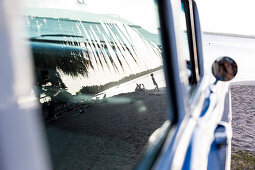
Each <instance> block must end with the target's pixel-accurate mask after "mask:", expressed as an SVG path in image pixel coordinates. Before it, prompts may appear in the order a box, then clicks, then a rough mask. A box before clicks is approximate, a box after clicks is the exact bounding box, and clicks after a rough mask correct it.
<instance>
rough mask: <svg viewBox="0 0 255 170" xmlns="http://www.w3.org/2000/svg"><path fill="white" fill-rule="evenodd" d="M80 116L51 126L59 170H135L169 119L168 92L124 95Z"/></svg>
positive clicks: (66, 117)
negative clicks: (156, 132) (150, 140)
mask: <svg viewBox="0 0 255 170" xmlns="http://www.w3.org/2000/svg"><path fill="white" fill-rule="evenodd" d="M115 99H117V100H115ZM162 108H164V109H162ZM76 112H78V110H77V111H69V112H65V113H64V118H62V119H59V120H57V121H55V122H52V123H51V124H49V125H47V128H46V129H47V135H48V139H49V145H50V148H51V156H52V160H53V165H54V169H55V170H71V169H72V170H82V169H132V168H133V167H134V166H135V164H136V163H137V161H138V160H139V158H140V156H141V154H142V152H143V149H144V146H145V145H146V144H147V142H148V139H149V137H150V135H151V134H152V133H153V131H155V130H156V129H157V128H159V127H160V126H161V125H162V124H163V123H164V121H165V120H166V119H167V114H166V100H165V92H164V89H161V90H160V92H154V91H146V92H133V93H127V94H120V95H118V96H115V97H112V98H108V99H107V102H104V103H101V104H94V105H92V106H90V107H89V108H88V109H87V110H86V112H84V113H82V114H80V115H78V116H72V115H75V114H76Z"/></svg>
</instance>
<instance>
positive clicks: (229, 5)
mask: <svg viewBox="0 0 255 170" xmlns="http://www.w3.org/2000/svg"><path fill="white" fill-rule="evenodd" d="M196 3H197V6H198V10H199V14H200V20H201V26H202V30H203V31H208V32H224V33H235V34H242V35H255V21H254V19H253V17H255V1H254V0H196Z"/></svg>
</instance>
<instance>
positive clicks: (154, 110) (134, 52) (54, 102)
mask: <svg viewBox="0 0 255 170" xmlns="http://www.w3.org/2000/svg"><path fill="white" fill-rule="evenodd" d="M24 18H25V23H26V26H27V29H28V35H27V37H26V39H27V41H29V43H30V46H31V51H32V54H33V59H34V72H35V77H36V87H35V92H36V94H37V98H38V100H39V102H40V103H41V109H42V119H43V121H44V123H45V129H46V133H47V139H48V143H49V148H50V154H51V159H52V164H53V167H54V169H59V170H63V169H72V170H74V169H78V170H80V169H132V168H133V167H134V166H135V164H136V163H137V161H138V160H139V158H140V156H141V155H142V153H143V152H142V151H143V149H144V146H145V145H146V144H147V143H148V141H149V138H150V136H151V134H152V133H153V132H154V131H155V130H156V129H158V128H159V127H160V126H161V125H162V124H163V123H164V122H165V121H166V120H167V119H168V117H172V116H170V115H167V102H166V91H165V86H166V84H165V80H164V73H163V69H162V54H161V52H162V51H161V39H160V36H159V32H158V30H159V24H158V16H157V12H156V4H155V2H154V1H153V0H141V1H135V0H129V1H124V0H77V1H75V0H65V1H62V0H44V1H43V0H31V1H28V3H27V5H26V7H25V8H24Z"/></svg>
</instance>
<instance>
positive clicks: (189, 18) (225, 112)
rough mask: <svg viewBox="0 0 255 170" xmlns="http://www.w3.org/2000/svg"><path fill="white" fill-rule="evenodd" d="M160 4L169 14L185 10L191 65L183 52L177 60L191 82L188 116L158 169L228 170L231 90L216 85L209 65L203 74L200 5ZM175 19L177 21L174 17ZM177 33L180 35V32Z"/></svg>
mask: <svg viewBox="0 0 255 170" xmlns="http://www.w3.org/2000/svg"><path fill="white" fill-rule="evenodd" d="M160 2H162V3H161V5H159V7H160V8H163V9H164V8H167V7H168V10H166V11H172V12H173V13H174V11H175V12H176V11H177V9H179V13H181V12H180V11H181V9H182V13H183V12H184V14H182V15H183V16H182V17H185V21H186V29H185V30H184V34H185V35H186V37H187V38H186V39H187V41H186V42H188V46H189V54H190V55H189V56H190V57H189V58H190V62H187V57H186V56H184V57H181V53H179V56H178V59H179V60H183V59H185V60H186V63H187V68H190V70H188V71H190V73H191V77H192V79H190V77H189V85H188V86H187V87H188V90H186V91H188V92H187V93H185V92H184V94H183V100H184V106H185V113H184V115H183V116H182V117H181V118H180V119H179V120H180V121H179V126H178V130H177V132H176V133H175V134H174V135H172V136H171V137H169V138H174V140H172V142H169V143H166V144H165V147H164V150H163V152H162V153H161V157H160V158H159V160H158V163H157V164H156V166H155V169H207V168H208V169H224V168H229V167H230V164H229V163H230V161H229V160H230V139H231V130H230V129H231V128H230V126H231V124H230V122H231V121H230V119H228V118H227V119H226V117H230V114H231V112H229V109H227V108H228V107H229V94H228V93H227V91H228V87H227V84H224V83H222V82H218V81H216V82H215V78H214V77H213V76H212V74H211V73H210V72H209V74H208V67H209V69H210V67H211V66H210V65H209V66H208V65H207V66H206V69H207V71H204V65H203V53H202V38H201V37H202V36H201V30H200V23H199V16H198V9H197V6H196V4H195V2H194V1H189V0H187V1H182V2H181V3H182V7H181V8H180V7H178V6H176V2H174V1H171V4H170V3H168V2H165V1H160ZM162 11H163V10H162ZM169 13H170V14H169ZM169 13H168V12H166V13H164V14H162V16H168V15H171V12H169ZM176 13H177V12H176ZM172 16H173V20H175V17H174V14H172ZM165 20H166V21H165V22H169V20H170V19H169V18H167V17H165ZM176 20H177V19H176ZM169 27H170V26H169ZM172 29H173V28H172ZM176 32H177V31H176ZM176 34H177V35H178V33H176ZM181 34H183V32H182V33H181ZM183 42H184V41H183ZM183 42H179V44H178V43H177V49H178V45H179V46H180V47H181V48H182V49H181V50H184V49H185V47H184V46H185V44H184V43H183ZM186 55H187V53H186ZM179 69H181V68H179ZM205 72H206V73H205ZM184 78H185V77H184ZM180 81H181V82H184V80H183V76H180ZM186 84H187V83H186ZM224 103H225V105H224ZM224 108H225V109H224ZM181 115H182V114H181ZM224 117H225V122H227V125H226V123H225V122H223V123H222V120H224ZM222 124H223V125H222ZM219 127H221V128H219ZM218 129H221V130H222V131H221V132H223V133H222V134H224V135H225V137H223V138H224V139H225V140H223V141H224V142H222V143H218V144H216V143H217V142H216V143H215V141H218V138H217V136H218V132H219V131H218ZM224 135H223V136H224ZM223 145H224V146H223ZM217 146H220V147H221V149H216V148H218V147H217ZM222 146H223V147H222ZM226 148H227V149H226ZM208 155H209V156H208ZM215 155H220V157H221V158H217V156H215Z"/></svg>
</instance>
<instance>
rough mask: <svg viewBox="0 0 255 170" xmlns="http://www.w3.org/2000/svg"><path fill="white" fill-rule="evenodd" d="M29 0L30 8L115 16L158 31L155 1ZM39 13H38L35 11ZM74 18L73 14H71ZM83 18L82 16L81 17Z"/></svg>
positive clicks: (57, 14)
mask: <svg viewBox="0 0 255 170" xmlns="http://www.w3.org/2000/svg"><path fill="white" fill-rule="evenodd" d="M78 1H79V2H82V1H83V0H77V1H76V0H65V1H63V0H27V3H26V7H28V8H56V9H69V10H75V11H83V12H91V13H97V14H114V15H118V16H119V17H120V18H123V19H125V20H127V21H130V22H132V23H134V24H136V25H140V26H142V27H143V28H144V29H146V30H149V31H150V32H154V33H156V32H157V31H158V30H157V28H158V21H157V19H156V18H157V13H156V9H155V4H154V0H139V1H137V0H128V1H127V0H84V4H79V3H78ZM34 12H36V13H38V10H37V11H34ZM47 13H48V11H46V10H44V11H41V13H40V14H39V15H41V16H43V15H47ZM53 15H54V16H52V17H61V15H62V13H57V12H56V13H54V14H53ZM69 17H72V14H69ZM80 17H81V18H82V16H80Z"/></svg>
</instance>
